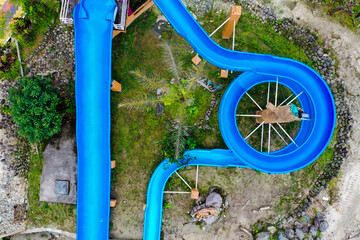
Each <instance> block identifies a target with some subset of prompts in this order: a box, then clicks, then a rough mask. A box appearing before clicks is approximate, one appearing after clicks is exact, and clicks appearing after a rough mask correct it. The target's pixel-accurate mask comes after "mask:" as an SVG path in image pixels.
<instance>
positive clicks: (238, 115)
mask: <svg viewBox="0 0 360 240" xmlns="http://www.w3.org/2000/svg"><path fill="white" fill-rule="evenodd" d="M236 116H237V117H261V115H251V114H236Z"/></svg>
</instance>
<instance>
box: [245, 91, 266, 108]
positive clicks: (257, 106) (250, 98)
mask: <svg viewBox="0 0 360 240" xmlns="http://www.w3.org/2000/svg"><path fill="white" fill-rule="evenodd" d="M246 95H247V96H248V97H249V98H250V99H251V101H253V102H254V103H255V104H256V106H257V107H258V108H259V109H260V110H261V111H262V110H263V109H262V108H261V107H260V106H259V104H258V103H257V102H255V100H254V99H253V98H252V97H251V96H250V94H248V93H247V92H246Z"/></svg>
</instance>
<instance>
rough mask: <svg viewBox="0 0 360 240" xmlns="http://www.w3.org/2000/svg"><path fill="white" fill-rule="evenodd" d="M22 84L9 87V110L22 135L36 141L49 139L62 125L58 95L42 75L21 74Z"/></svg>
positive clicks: (32, 141) (31, 141) (30, 140)
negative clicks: (58, 108) (31, 76)
mask: <svg viewBox="0 0 360 240" xmlns="http://www.w3.org/2000/svg"><path fill="white" fill-rule="evenodd" d="M19 85H20V87H18V88H10V89H9V97H8V100H9V101H10V103H11V105H10V113H11V115H12V117H13V118H14V121H15V122H16V123H17V124H18V125H19V130H18V132H19V134H20V135H22V136H24V137H26V138H27V139H28V140H29V142H30V143H32V144H35V143H38V142H42V141H44V140H46V139H49V138H50V137H51V136H53V135H54V134H56V133H58V132H59V131H60V128H61V115H60V113H59V112H58V111H57V106H58V103H59V98H58V95H57V89H55V88H53V87H52V86H51V81H50V80H49V79H46V78H42V77H40V76H35V77H33V78H28V77H22V78H21V79H20V80H19Z"/></svg>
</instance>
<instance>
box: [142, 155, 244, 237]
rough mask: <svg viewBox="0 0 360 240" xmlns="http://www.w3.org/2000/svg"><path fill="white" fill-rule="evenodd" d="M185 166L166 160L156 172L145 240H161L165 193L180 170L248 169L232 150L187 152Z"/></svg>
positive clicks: (147, 209)
mask: <svg viewBox="0 0 360 240" xmlns="http://www.w3.org/2000/svg"><path fill="white" fill-rule="evenodd" d="M184 156H186V159H185V161H188V162H187V163H186V164H185V165H179V164H176V163H173V164H169V160H168V159H166V160H164V161H163V162H162V163H160V165H159V166H158V167H157V168H156V170H155V171H154V173H153V175H152V177H151V179H150V182H149V187H148V192H147V202H146V206H147V207H146V209H145V225H144V239H149V240H150V239H160V231H161V219H162V205H163V192H164V188H165V184H166V182H167V180H168V179H169V177H170V176H171V175H172V174H173V173H174V172H176V171H177V170H178V169H180V168H182V167H185V166H190V165H199V166H212V167H246V164H244V163H242V162H241V161H240V160H239V159H238V158H237V157H236V156H235V155H234V154H233V153H232V152H231V151H230V150H224V149H214V150H192V151H187V152H185V154H184Z"/></svg>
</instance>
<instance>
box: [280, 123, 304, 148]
mask: <svg viewBox="0 0 360 240" xmlns="http://www.w3.org/2000/svg"><path fill="white" fill-rule="evenodd" d="M277 125H278V126H279V127H280V129H281V130H282V131H283V132H284V133H285V134H286V136H287V137H288V138H289V139H290V140H291V141H292V142H293V143H294V144H295V146H296V147H299V146H298V145H297V144H296V142H295V141H294V140H293V139H292V138H291V137H290V135H289V134H288V133H287V132H286V131H285V129H284V128H283V127H282V126H281V125H280V124H279V123H277Z"/></svg>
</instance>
